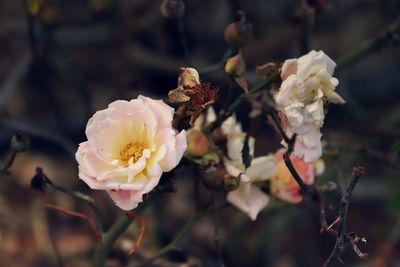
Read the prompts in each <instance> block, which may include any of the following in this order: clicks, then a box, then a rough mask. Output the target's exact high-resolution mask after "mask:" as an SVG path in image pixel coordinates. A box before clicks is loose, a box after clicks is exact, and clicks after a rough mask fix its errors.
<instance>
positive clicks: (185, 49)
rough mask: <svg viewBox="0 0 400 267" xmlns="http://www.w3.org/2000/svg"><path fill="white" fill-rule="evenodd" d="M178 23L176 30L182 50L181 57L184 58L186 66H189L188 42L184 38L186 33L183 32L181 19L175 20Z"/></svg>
mask: <svg viewBox="0 0 400 267" xmlns="http://www.w3.org/2000/svg"><path fill="white" fill-rule="evenodd" d="M177 23H178V30H179V39H180V41H181V46H182V49H183V55H184V56H185V61H186V64H189V65H190V62H191V61H190V53H189V46H188V41H187V37H186V31H185V25H184V23H183V18H182V17H179V18H178V19H177Z"/></svg>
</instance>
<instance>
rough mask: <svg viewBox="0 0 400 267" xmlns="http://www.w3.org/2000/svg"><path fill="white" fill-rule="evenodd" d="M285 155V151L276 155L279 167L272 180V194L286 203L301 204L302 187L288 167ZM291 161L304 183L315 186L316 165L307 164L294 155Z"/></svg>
mask: <svg viewBox="0 0 400 267" xmlns="http://www.w3.org/2000/svg"><path fill="white" fill-rule="evenodd" d="M284 153H285V149H279V150H278V151H277V152H276V154H275V158H276V160H277V162H278V165H277V171H276V173H275V175H274V176H273V177H272V178H271V193H272V194H273V195H275V196H276V197H278V198H280V199H282V200H284V201H287V202H290V203H299V202H300V201H301V200H302V196H301V194H300V187H299V185H298V184H297V182H296V180H295V179H294V178H293V176H292V174H291V173H290V171H289V169H288V168H287V167H286V164H285V161H284V159H283V154H284ZM290 159H291V161H292V163H293V166H294V168H295V169H296V171H297V173H298V174H299V175H300V177H301V178H302V179H303V181H304V183H305V184H309V185H310V184H313V183H314V179H315V171H314V165H313V164H311V163H306V162H305V161H304V160H302V159H300V158H299V157H297V156H296V155H294V154H291V155H290Z"/></svg>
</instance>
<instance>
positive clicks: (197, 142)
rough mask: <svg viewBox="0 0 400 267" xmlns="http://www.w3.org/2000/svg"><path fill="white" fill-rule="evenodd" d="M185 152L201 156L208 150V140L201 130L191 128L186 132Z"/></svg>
mask: <svg viewBox="0 0 400 267" xmlns="http://www.w3.org/2000/svg"><path fill="white" fill-rule="evenodd" d="M186 138H187V150H186V151H187V153H188V154H189V155H191V156H195V157H201V156H203V155H204V154H206V153H207V152H208V147H209V142H208V139H207V137H206V136H205V135H204V133H203V132H202V131H199V130H195V129H192V130H190V131H189V132H188V134H187V137H186Z"/></svg>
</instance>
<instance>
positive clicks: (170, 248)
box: [137, 210, 205, 267]
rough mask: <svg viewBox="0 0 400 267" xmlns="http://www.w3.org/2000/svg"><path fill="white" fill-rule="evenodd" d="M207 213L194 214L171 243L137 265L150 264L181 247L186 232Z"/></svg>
mask: <svg viewBox="0 0 400 267" xmlns="http://www.w3.org/2000/svg"><path fill="white" fill-rule="evenodd" d="M204 214H205V211H204V210H203V211H200V212H197V213H195V214H193V215H192V216H191V217H190V218H189V220H188V221H187V222H186V224H185V225H184V226H183V227H182V229H181V230H180V231H179V233H178V234H177V235H176V236H175V238H174V239H173V240H172V241H171V243H169V244H168V245H167V246H165V247H164V248H163V249H161V250H160V251H159V252H157V254H155V255H154V256H152V257H150V258H148V259H147V260H145V261H144V262H142V263H140V264H139V265H137V267H144V266H148V265H149V264H151V263H152V262H154V261H155V260H157V259H158V258H161V257H163V256H164V255H166V254H167V253H169V252H171V251H173V250H178V249H179V246H178V245H179V243H180V241H181V240H182V239H183V237H184V236H185V235H186V233H187V232H188V231H189V230H190V229H191V228H192V226H193V224H194V223H195V222H196V221H197V220H198V219H199V218H200V217H202V216H203V215H204Z"/></svg>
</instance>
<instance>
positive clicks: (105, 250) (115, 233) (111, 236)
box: [93, 184, 173, 267]
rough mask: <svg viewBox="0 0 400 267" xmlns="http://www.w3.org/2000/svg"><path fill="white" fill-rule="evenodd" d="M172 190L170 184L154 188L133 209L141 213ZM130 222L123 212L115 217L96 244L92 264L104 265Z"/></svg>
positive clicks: (100, 266)
mask: <svg viewBox="0 0 400 267" xmlns="http://www.w3.org/2000/svg"><path fill="white" fill-rule="evenodd" d="M172 191H173V188H172V185H171V184H169V185H166V186H164V187H162V188H159V189H156V190H154V192H153V193H152V194H151V195H150V196H149V197H148V198H147V199H146V200H145V201H144V202H142V203H141V204H140V205H139V206H138V207H137V208H136V209H135V210H134V211H135V213H136V214H141V213H142V212H144V211H145V209H147V208H148V207H149V206H150V205H151V204H152V203H153V202H154V200H155V199H156V198H157V197H158V196H159V195H161V194H163V193H166V192H172ZM131 223H132V221H131V220H130V219H128V217H127V216H126V215H125V214H123V215H121V216H120V217H119V218H118V219H117V221H116V222H115V223H114V224H113V225H112V226H111V228H110V229H109V230H108V231H107V232H106V233H105V234H104V235H103V239H102V242H101V243H99V244H98V245H97V247H96V250H95V253H94V257H93V266H95V267H104V263H105V261H106V259H107V257H108V254H110V252H111V250H112V248H113V246H114V243H115V241H116V240H117V239H118V238H119V237H120V236H121V234H122V233H124V232H125V231H126V229H128V227H129V226H130V225H131Z"/></svg>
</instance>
